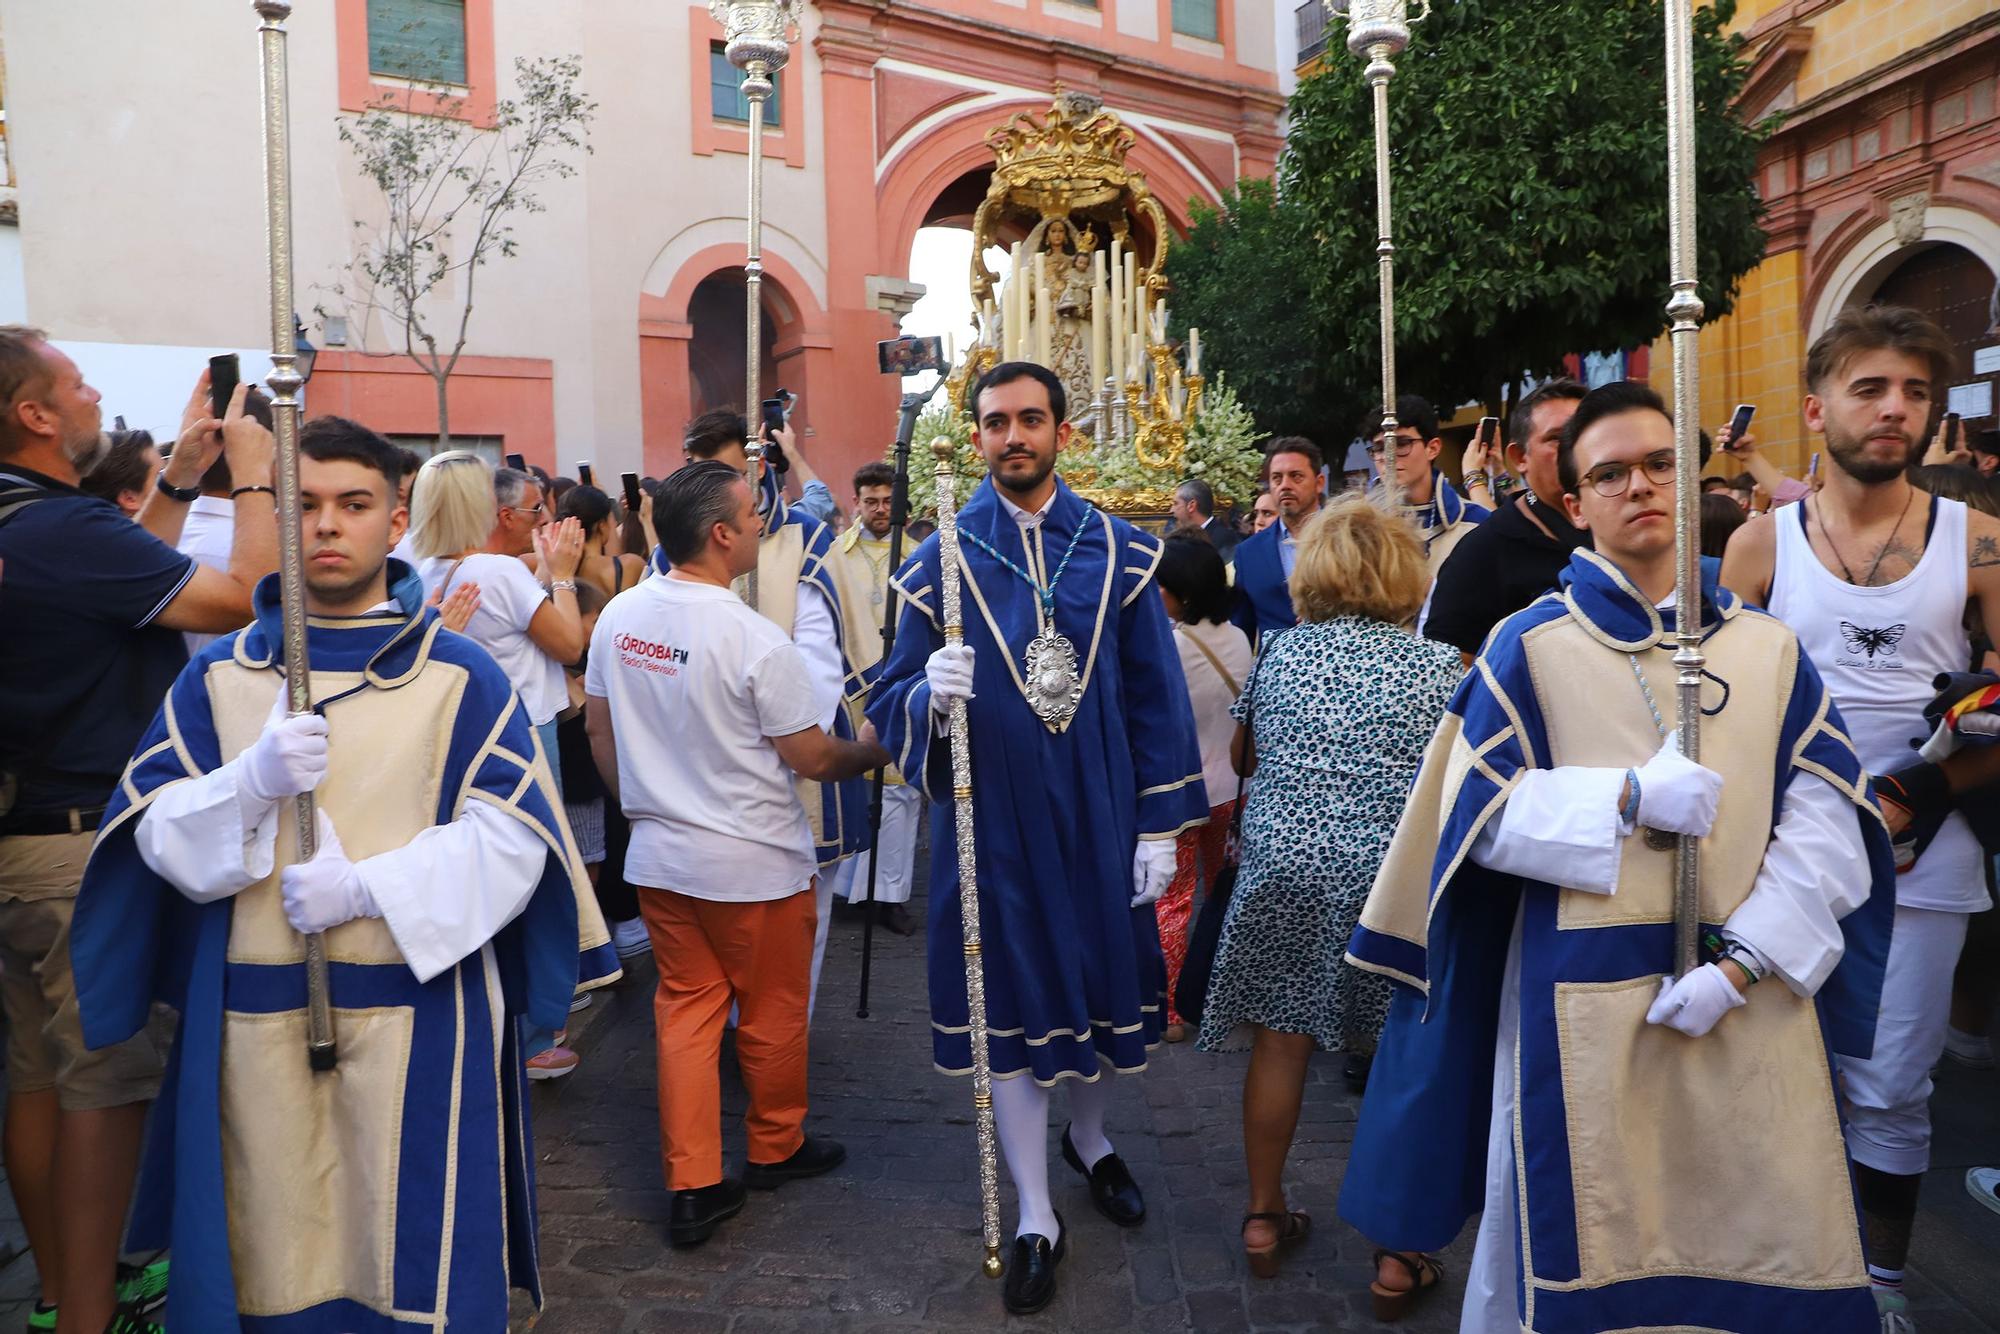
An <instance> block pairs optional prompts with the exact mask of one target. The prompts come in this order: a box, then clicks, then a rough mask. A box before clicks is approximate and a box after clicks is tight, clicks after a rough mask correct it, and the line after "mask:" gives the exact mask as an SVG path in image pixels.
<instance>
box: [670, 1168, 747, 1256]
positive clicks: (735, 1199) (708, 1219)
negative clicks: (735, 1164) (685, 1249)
mask: <svg viewBox="0 0 2000 1334" xmlns="http://www.w3.org/2000/svg"><path fill="white" fill-rule="evenodd" d="M748 1198H749V1192H748V1191H746V1190H744V1189H743V1183H742V1182H740V1181H734V1180H731V1179H730V1178H728V1177H724V1178H723V1179H722V1180H720V1181H718V1182H716V1183H715V1184H714V1185H713V1186H703V1187H702V1188H701V1189H699V1190H677V1191H675V1192H674V1204H673V1212H672V1214H671V1215H670V1216H669V1220H668V1223H667V1238H668V1240H670V1241H672V1242H673V1243H674V1245H676V1246H699V1245H701V1244H702V1243H703V1242H704V1241H707V1240H708V1239H709V1238H710V1237H711V1236H713V1235H714V1234H715V1229H716V1227H717V1226H718V1225H719V1224H720V1223H721V1222H722V1220H723V1219H725V1218H729V1217H732V1216H734V1215H735V1214H737V1213H739V1212H740V1211H741V1210H742V1208H743V1201H744V1200H746V1199H748Z"/></svg>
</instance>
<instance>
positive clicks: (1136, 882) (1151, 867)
mask: <svg viewBox="0 0 2000 1334" xmlns="http://www.w3.org/2000/svg"><path fill="white" fill-rule="evenodd" d="M1175 861H1176V857H1175V853H1174V840H1172V839H1170V838H1142V839H1140V840H1139V846H1138V847H1136V848H1134V849H1133V850H1132V890H1133V893H1132V906H1133V907H1134V908H1143V907H1145V906H1146V905H1147V904H1149V903H1158V902H1159V901H1160V895H1162V894H1164V893H1166V892H1167V886H1168V885H1170V884H1172V883H1173V880H1174V864H1175Z"/></svg>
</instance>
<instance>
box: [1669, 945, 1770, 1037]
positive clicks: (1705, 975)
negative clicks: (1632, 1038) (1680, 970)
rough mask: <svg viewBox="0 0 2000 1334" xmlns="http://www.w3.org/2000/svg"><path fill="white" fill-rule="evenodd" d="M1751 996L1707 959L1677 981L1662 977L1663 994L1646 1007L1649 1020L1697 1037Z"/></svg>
mask: <svg viewBox="0 0 2000 1334" xmlns="http://www.w3.org/2000/svg"><path fill="white" fill-rule="evenodd" d="M1749 1000H1750V998H1749V997H1748V996H1746V995H1744V994H1743V993H1742V992H1740V991H1738V990H1737V989H1736V987H1735V985H1734V984H1733V983H1732V982H1730V980H1729V975H1728V974H1727V973H1724V972H1723V971H1722V970H1721V969H1720V968H1718V967H1716V966H1715V965H1714V964H1712V963H1705V964H1703V965H1702V966H1701V967H1699V968H1697V969H1695V970H1694V971H1693V972H1691V973H1689V974H1688V975H1687V976H1686V977H1683V978H1682V979H1681V980H1680V981H1678V982H1676V981H1674V979H1673V978H1671V977H1663V978H1661V979H1660V994H1659V995H1658V996H1656V997H1655V998H1654V999H1653V1006H1652V1008H1651V1009H1649V1010H1647V1011H1646V1022H1647V1023H1649V1024H1665V1025H1666V1026H1667V1027H1668V1028H1677V1029H1679V1030H1680V1031H1681V1032H1683V1033H1685V1034H1687V1035H1688V1036H1689V1037H1691V1038H1698V1037H1700V1036H1701V1035H1702V1034H1704V1033H1706V1032H1708V1030H1709V1029H1711V1028H1714V1027H1715V1024H1716V1021H1717V1020H1718V1019H1720V1018H1722V1016H1723V1015H1725V1014H1728V1013H1729V1012H1730V1011H1731V1010H1733V1009H1735V1008H1736V1007H1737V1006H1739V1005H1743V1004H1747V1003H1748V1002H1749Z"/></svg>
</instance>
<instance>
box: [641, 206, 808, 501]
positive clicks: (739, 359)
mask: <svg viewBox="0 0 2000 1334" xmlns="http://www.w3.org/2000/svg"><path fill="white" fill-rule="evenodd" d="M658 267H659V266H657V265H656V270H657V269H658ZM670 272H671V276H670V277H666V278H664V280H662V276H661V275H660V274H659V273H658V272H657V271H656V274H655V275H652V276H651V277H650V278H649V281H648V283H647V286H648V288H652V287H654V286H655V285H659V286H663V287H664V288H665V290H664V291H663V292H659V293H658V294H655V293H654V292H652V291H645V292H642V293H641V294H640V297H639V330H638V332H639V399H640V415H641V423H642V436H643V440H644V450H643V459H644V468H645V471H646V472H647V473H648V474H649V475H651V476H665V475H666V474H667V473H669V472H672V471H673V470H674V469H675V468H678V467H679V466H680V465H681V439H682V432H683V431H684V430H685V428H686V426H687V423H688V422H689V421H690V420H692V419H693V418H694V417H697V416H699V415H700V414H701V413H703V412H706V411H708V410H709V409H711V408H718V407H728V408H738V409H744V410H747V411H748V412H749V413H750V414H751V415H753V416H754V414H755V411H756V407H757V405H756V404H754V403H753V404H745V403H744V402H743V390H744V387H745V386H744V350H745V349H744V328H743V324H744V315H745V310H744V300H743V247H742V246H741V245H740V244H739V245H729V244H719V245H711V246H708V247H706V248H704V249H701V250H699V251H697V252H695V253H693V254H690V255H688V256H687V257H686V258H685V259H683V260H681V261H680V262H679V264H678V265H677V266H676V267H675V268H673V269H672V270H671V271H670ZM762 297H763V300H762V308H763V320H762V339H761V341H762V345H763V346H762V352H763V358H762V361H761V363H760V366H759V369H758V377H757V378H758V383H759V385H761V386H762V387H763V388H762V393H763V396H765V397H769V395H770V394H771V393H772V392H774V391H776V390H777V389H779V388H781V387H782V388H785V389H789V390H791V391H792V392H793V393H795V394H797V395H798V396H799V406H798V411H797V413H796V415H795V416H794V418H793V424H794V426H796V427H798V428H799V429H800V430H801V431H802V432H806V433H808V434H809V433H810V432H811V431H812V420H813V416H812V404H813V401H814V394H813V389H814V388H815V387H818V388H821V389H824V388H825V387H827V386H828V385H830V384H831V383H832V380H833V375H832V365H831V350H830V349H831V347H832V343H833V339H832V337H831V336H830V335H829V334H828V332H827V328H826V323H827V321H826V314H825V311H824V310H823V309H822V308H821V306H820V304H819V302H818V301H817V300H816V299H815V296H814V290H813V285H812V283H811V281H809V279H808V277H807V276H806V275H805V274H802V273H801V272H800V271H799V270H798V269H797V268H795V267H794V266H793V265H792V264H791V263H790V262H788V261H787V260H786V259H785V258H784V257H783V256H782V255H780V254H778V253H776V252H775V251H773V250H770V249H767V250H766V253H765V256H764V281H763V284H762Z"/></svg>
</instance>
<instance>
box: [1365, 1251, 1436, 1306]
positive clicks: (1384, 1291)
mask: <svg viewBox="0 0 2000 1334" xmlns="http://www.w3.org/2000/svg"><path fill="white" fill-rule="evenodd" d="M1384 1260H1394V1261H1395V1262H1396V1263H1397V1264H1399V1265H1401V1266H1403V1268H1404V1269H1405V1270H1406V1271H1408V1273H1409V1275H1410V1286H1409V1287H1407V1288H1404V1289H1403V1290H1402V1291H1400V1292H1398V1291H1396V1290H1395V1289H1393V1288H1385V1287H1383V1286H1382V1280H1381V1279H1379V1278H1377V1279H1375V1280H1374V1281H1373V1282H1371V1283H1370V1284H1369V1285H1368V1291H1369V1293H1370V1294H1371V1295H1372V1296H1373V1297H1374V1298H1375V1318H1376V1319H1377V1320H1380V1321H1383V1322H1385V1323H1386V1322H1388V1321H1392V1320H1401V1319H1402V1318H1403V1317H1404V1316H1405V1315H1407V1314H1408V1313H1409V1310H1410V1307H1411V1306H1412V1305H1414V1304H1415V1303H1416V1300H1417V1298H1419V1297H1421V1296H1422V1295H1423V1294H1424V1293H1426V1292H1428V1291H1430V1290H1431V1289H1432V1288H1434V1287H1436V1286H1437V1284H1438V1280H1440V1279H1442V1278H1443V1277H1444V1266H1443V1265H1441V1264H1439V1263H1438V1262H1437V1258H1436V1257H1435V1256H1431V1255H1426V1254H1424V1252H1422V1251H1418V1252H1417V1258H1416V1259H1415V1260H1414V1261H1413V1260H1411V1259H1410V1257H1409V1256H1407V1255H1405V1254H1403V1253H1402V1252H1401V1251H1390V1250H1378V1251H1376V1252H1375V1269H1376V1271H1377V1273H1379V1272H1380V1271H1381V1269H1382V1262H1383V1261H1384Z"/></svg>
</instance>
